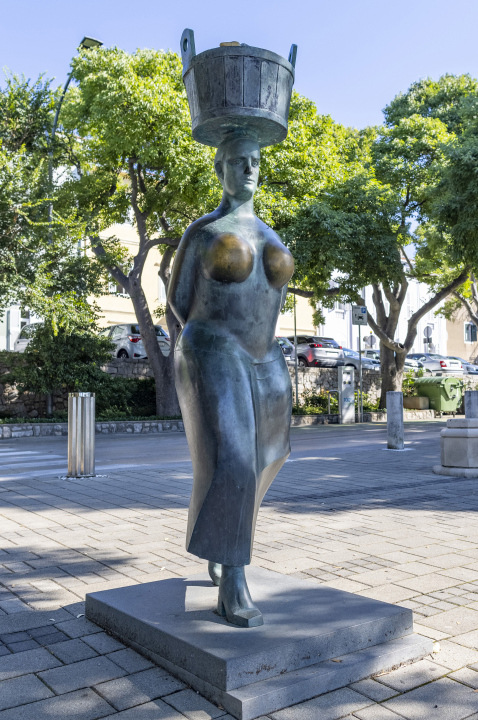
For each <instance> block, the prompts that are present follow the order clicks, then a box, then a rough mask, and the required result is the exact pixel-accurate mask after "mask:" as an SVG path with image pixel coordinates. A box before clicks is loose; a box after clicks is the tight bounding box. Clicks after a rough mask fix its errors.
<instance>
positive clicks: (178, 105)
mask: <svg viewBox="0 0 478 720" xmlns="http://www.w3.org/2000/svg"><path fill="white" fill-rule="evenodd" d="M181 71H182V66H181V62H180V60H179V57H178V56H177V55H176V54H175V53H172V52H156V51H152V50H138V51H136V52H135V53H133V54H128V53H126V52H123V51H122V50H119V49H118V48H110V49H108V48H100V49H97V50H94V51H89V52H83V53H80V55H79V56H78V57H77V58H75V60H74V61H73V75H74V78H75V79H76V81H77V83H78V87H77V88H75V89H73V90H72V91H71V93H70V94H69V97H68V99H67V102H66V104H65V108H64V112H63V114H62V122H63V124H64V126H65V127H66V128H67V130H68V133H72V132H76V133H77V135H78V138H81V140H80V139H79V140H78V142H77V144H76V145H75V146H74V147H73V148H72V149H71V151H70V158H71V167H72V168H73V167H74V173H73V172H72V174H71V176H70V178H69V180H68V181H67V182H65V183H64V184H63V186H62V197H63V202H64V204H65V206H72V205H75V206H76V207H78V208H79V212H80V214H81V217H82V218H83V219H84V222H85V225H86V228H87V234H88V236H89V237H90V242H91V248H92V250H93V252H94V253H95V255H96V257H97V259H98V261H99V262H102V263H103V264H104V266H105V267H107V269H108V271H109V272H110V274H111V276H112V277H113V278H114V280H115V281H116V282H117V283H118V284H120V285H122V287H124V288H125V289H126V291H127V292H128V293H129V295H130V297H131V300H132V302H133V306H134V310H135V313H136V317H137V320H138V323H139V325H140V328H141V335H142V337H143V341H144V344H145V348H146V352H147V355H148V358H149V360H150V362H151V366H152V369H153V372H154V376H155V379H156V384H157V412H158V414H175V413H176V412H177V411H178V406H177V400H176V397H175V393H174V392H173V390H174V386H173V372H172V362H173V353H171V354H170V356H169V358H165V357H164V356H163V355H162V353H161V352H160V351H159V348H158V344H157V340H156V336H155V332H154V328H153V320H152V317H151V309H150V308H148V306H147V303H146V299H145V295H144V291H143V289H142V273H143V269H144V263H145V261H146V258H147V256H148V253H149V252H151V251H153V250H154V251H155V249H156V248H158V249H159V250H160V252H161V255H162V257H161V262H160V268H159V274H160V276H161V279H162V280H163V282H164V284H165V286H166V288H167V286H168V281H169V275H170V266H171V262H172V259H173V257H174V253H175V249H176V247H177V245H178V243H179V239H180V236H181V235H182V233H183V232H184V230H185V229H186V227H187V226H188V225H189V224H190V223H191V222H193V221H194V220H196V219H197V218H198V217H200V216H201V215H203V214H205V213H207V212H209V211H211V210H212V209H214V208H215V207H216V206H217V205H218V204H219V201H220V197H221V192H222V190H221V187H220V184H219V181H218V180H217V178H216V176H215V173H214V169H213V158H214V150H213V149H212V148H207V147H204V146H202V145H200V144H199V143H197V142H195V141H194V140H193V139H192V135H191V119H190V114H189V108H188V103H187V97H186V92H185V89H184V85H183V82H182V72H181ZM355 135H356V133H354V132H352V131H347V130H346V129H344V128H343V127H341V126H340V125H338V124H336V123H334V122H333V121H332V120H331V119H330V118H328V117H320V116H318V115H317V112H316V108H315V106H314V104H313V103H311V102H310V101H309V100H307V99H306V98H303V97H301V96H300V95H298V94H297V93H294V95H293V98H292V103H291V112H290V124H289V136H288V138H287V140H286V141H285V142H284V143H282V144H280V145H278V146H276V147H274V148H267V149H265V150H264V152H263V158H262V161H261V175H260V181H259V189H258V192H257V195H256V198H257V203H256V211H257V213H258V215H259V216H260V217H261V218H262V219H263V220H265V222H267V223H268V224H271V225H273V226H274V227H275V228H277V229H278V230H279V231H282V229H283V228H285V227H286V226H287V225H288V224H289V223H290V221H291V219H292V217H293V216H294V213H295V212H296V209H297V208H298V206H299V205H300V203H301V202H303V201H304V198H307V197H311V196H312V195H314V194H315V193H317V192H318V190H319V188H321V187H324V186H325V185H326V184H327V181H328V179H329V178H330V177H331V176H334V177H339V176H340V177H342V176H343V175H344V174H346V173H347V172H349V170H348V165H349V164H350V163H353V162H357V160H356V158H355V154H356V152H357V149H358V148H359V145H358V143H357V142H356V139H355ZM128 220H130V221H132V222H133V224H134V226H135V227H136V229H137V231H138V237H139V249H138V252H137V254H136V256H135V257H134V258H131V261H130V262H131V270H130V272H129V273H126V272H124V268H125V266H126V265H127V263H126V262H125V258H124V256H121V252H120V245H119V242H118V240H117V238H115V237H114V236H113V237H110V238H109V239H108V240H104V239H101V240H100V238H99V235H100V233H101V235H102V237H103V235H104V234H105V232H104V231H106V230H107V229H108V228H109V227H111V225H112V224H113V223H121V222H126V221H128ZM166 319H167V323H168V329H169V333H170V336H171V341H172V345H173V344H174V341H175V338H176V336H177V332H178V329H179V328H178V325H177V321H176V319H175V318H174V316H173V314H172V312H171V311H170V309H169V307H168V306H167V307H166Z"/></svg>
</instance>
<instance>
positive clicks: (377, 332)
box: [367, 310, 404, 353]
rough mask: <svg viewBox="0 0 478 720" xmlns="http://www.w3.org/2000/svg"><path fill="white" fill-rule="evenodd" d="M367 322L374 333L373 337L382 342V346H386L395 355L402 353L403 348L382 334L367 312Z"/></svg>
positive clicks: (384, 333)
mask: <svg viewBox="0 0 478 720" xmlns="http://www.w3.org/2000/svg"><path fill="white" fill-rule="evenodd" d="M367 322H368V324H369V325H370V327H371V328H372V330H373V331H374V333H375V335H376V336H377V337H378V339H379V340H381V341H382V342H383V344H384V345H386V346H387V347H388V348H390V350H395V352H397V353H401V352H403V351H404V347H403V345H402V344H401V343H398V342H395V340H394V339H393V338H391V337H389V336H388V335H387V333H386V332H384V331H383V330H382V329H381V327H380V326H379V325H377V323H376V322H375V320H374V319H373V317H372V315H370V313H369V312H368V310H367Z"/></svg>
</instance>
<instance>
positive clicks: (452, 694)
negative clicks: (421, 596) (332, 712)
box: [0, 678, 478, 720]
mask: <svg viewBox="0 0 478 720" xmlns="http://www.w3.org/2000/svg"><path fill="white" fill-rule="evenodd" d="M384 707H386V708H387V709H388V710H392V711H393V712H396V713H397V714H398V715H402V716H403V717H405V718H407V719H408V720H463V719H464V718H468V716H469V715H471V714H472V713H474V712H476V711H477V710H478V697H477V693H474V692H473V690H472V688H470V687H467V686H466V685H462V684H460V683H458V682H455V681H454V680H450V679H449V678H441V679H440V680H437V681H436V682H434V683H429V684H428V685H424V686H422V687H419V688H416V689H415V690H411V691H410V692H408V693H405V694H404V695H400V696H398V697H396V698H393V699H392V700H387V701H386V702H385V703H384ZM0 720H2V718H1V716H0Z"/></svg>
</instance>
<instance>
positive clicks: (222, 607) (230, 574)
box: [217, 565, 264, 627]
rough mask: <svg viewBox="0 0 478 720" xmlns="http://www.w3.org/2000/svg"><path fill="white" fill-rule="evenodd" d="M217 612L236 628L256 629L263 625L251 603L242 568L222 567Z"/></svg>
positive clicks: (260, 617) (257, 611)
mask: <svg viewBox="0 0 478 720" xmlns="http://www.w3.org/2000/svg"><path fill="white" fill-rule="evenodd" d="M217 612H218V614H219V615H222V617H225V618H226V619H227V620H228V621H229V622H230V623H232V624H233V625H237V626H238V627H258V626H259V625H263V624H264V619H263V617H262V614H261V612H260V610H258V608H256V606H255V605H254V603H253V602H252V598H251V595H250V593H249V588H248V587H247V582H246V575H245V572H244V566H242V567H234V566H233V565H223V566H222V575H221V579H220V582H219V597H218V601H217Z"/></svg>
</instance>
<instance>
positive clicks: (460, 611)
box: [420, 608, 478, 636]
mask: <svg viewBox="0 0 478 720" xmlns="http://www.w3.org/2000/svg"><path fill="white" fill-rule="evenodd" d="M420 622H421V624H422V625H427V626H428V627H432V628H436V629H437V630H441V631H442V632H445V633H447V634H448V635H451V636H453V635H461V634H463V633H467V632H471V631H472V630H477V629H478V612H477V611H476V610H470V608H456V609H455V610H448V611H447V612H444V613H440V614H439V615H437V616H436V617H431V618H423V619H420Z"/></svg>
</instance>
